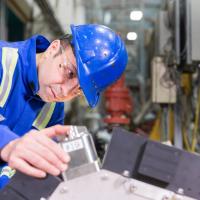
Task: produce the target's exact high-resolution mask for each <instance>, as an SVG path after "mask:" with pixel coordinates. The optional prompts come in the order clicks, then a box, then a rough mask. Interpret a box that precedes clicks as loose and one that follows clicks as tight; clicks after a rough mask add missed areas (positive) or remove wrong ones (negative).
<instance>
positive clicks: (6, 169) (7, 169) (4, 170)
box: [0, 166, 16, 178]
mask: <svg viewBox="0 0 200 200" xmlns="http://www.w3.org/2000/svg"><path fill="white" fill-rule="evenodd" d="M15 172H16V171H15V170H14V169H12V168H11V167H9V166H5V167H3V168H2V170H1V173H0V177H1V176H7V177H8V178H12V177H13V175H14V174H15Z"/></svg>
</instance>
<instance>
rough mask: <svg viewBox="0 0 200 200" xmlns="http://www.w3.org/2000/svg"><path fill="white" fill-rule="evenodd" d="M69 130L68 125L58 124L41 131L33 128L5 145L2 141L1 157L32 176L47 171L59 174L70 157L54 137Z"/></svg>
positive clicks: (38, 175)
mask: <svg viewBox="0 0 200 200" xmlns="http://www.w3.org/2000/svg"><path fill="white" fill-rule="evenodd" d="M2 132H3V130H2ZM67 132H68V127H67V126H61V125H56V126H53V127H50V128H46V129H43V130H41V131H36V130H32V131H30V132H28V133H27V134H25V135H24V136H23V137H20V138H17V137H16V138H13V140H10V142H9V143H7V144H5V145H3V142H1V143H0V144H2V145H1V146H2V148H1V151H0V158H1V160H3V161H5V162H7V163H8V165H9V166H10V167H12V168H13V169H16V170H19V171H21V172H23V173H25V174H27V175H30V176H34V177H38V178H42V177H45V176H46V173H49V174H52V175H55V176H57V175H59V174H60V173H61V172H62V171H65V170H66V169H67V167H68V162H69V161H70V158H69V156H68V154H66V153H65V152H64V151H63V150H62V148H61V147H60V146H59V145H58V144H56V142H54V141H53V140H52V138H54V137H55V136H58V135H64V134H66V133H67ZM3 134H6V132H5V133H3ZM3 134H2V135H3ZM5 141H6V140H5Z"/></svg>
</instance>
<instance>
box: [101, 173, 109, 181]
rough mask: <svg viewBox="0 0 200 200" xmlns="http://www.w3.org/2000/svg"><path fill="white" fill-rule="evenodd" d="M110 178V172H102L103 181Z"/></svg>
mask: <svg viewBox="0 0 200 200" xmlns="http://www.w3.org/2000/svg"><path fill="white" fill-rule="evenodd" d="M108 178H109V176H108V174H106V173H105V174H102V176H101V180H103V181H106V180H108Z"/></svg>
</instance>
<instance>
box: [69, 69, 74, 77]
mask: <svg viewBox="0 0 200 200" xmlns="http://www.w3.org/2000/svg"><path fill="white" fill-rule="evenodd" d="M74 75H75V74H74V72H73V71H71V70H68V78H69V79H72V78H74Z"/></svg>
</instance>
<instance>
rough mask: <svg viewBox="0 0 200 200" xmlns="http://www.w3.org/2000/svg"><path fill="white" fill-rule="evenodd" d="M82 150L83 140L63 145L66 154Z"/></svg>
mask: <svg viewBox="0 0 200 200" xmlns="http://www.w3.org/2000/svg"><path fill="white" fill-rule="evenodd" d="M82 148H83V142H82V140H81V139H78V140H74V141H71V142H67V143H65V144H63V149H64V150H65V151H66V152H71V151H76V150H79V149H82Z"/></svg>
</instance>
